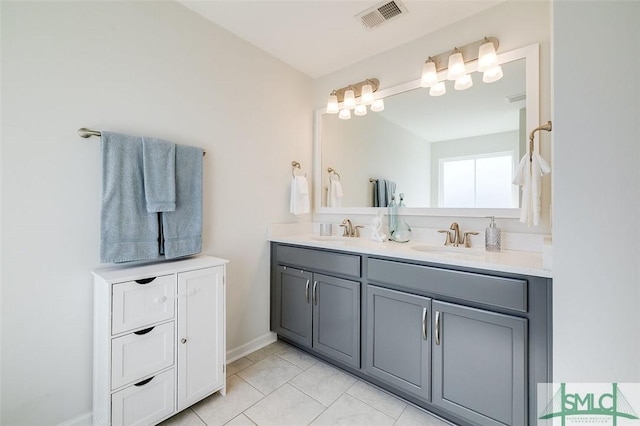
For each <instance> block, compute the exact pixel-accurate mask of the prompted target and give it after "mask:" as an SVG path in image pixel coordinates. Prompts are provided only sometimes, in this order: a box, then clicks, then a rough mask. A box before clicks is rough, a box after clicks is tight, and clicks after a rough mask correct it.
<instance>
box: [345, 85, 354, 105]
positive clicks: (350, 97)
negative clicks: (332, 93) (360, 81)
mask: <svg viewBox="0 0 640 426" xmlns="http://www.w3.org/2000/svg"><path fill="white" fill-rule="evenodd" d="M355 106H356V95H355V93H353V90H351V89H349V90H347V91H346V92H344V107H345V109H347V108H349V109H350V108H355Z"/></svg>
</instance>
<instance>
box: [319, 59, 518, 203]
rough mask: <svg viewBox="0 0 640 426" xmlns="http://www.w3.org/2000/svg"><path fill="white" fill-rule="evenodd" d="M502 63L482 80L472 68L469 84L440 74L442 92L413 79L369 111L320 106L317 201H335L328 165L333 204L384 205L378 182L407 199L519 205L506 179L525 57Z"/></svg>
mask: <svg viewBox="0 0 640 426" xmlns="http://www.w3.org/2000/svg"><path fill="white" fill-rule="evenodd" d="M502 68H503V72H504V77H503V78H502V79H501V80H499V81H497V82H494V83H490V84H483V83H482V82H481V80H482V75H481V74H480V73H473V74H472V77H473V79H474V80H475V81H474V83H475V84H474V85H473V86H472V87H471V88H469V89H467V90H463V91H457V90H454V89H453V82H452V81H447V82H446V84H447V94H446V95H445V96H440V97H432V96H429V94H428V90H429V89H424V88H420V87H419V88H415V89H412V90H407V91H404V92H402V93H398V94H395V95H393V96H388V97H386V98H385V100H384V101H385V109H384V111H382V112H379V113H376V114H367V115H366V116H362V117H354V118H352V119H351V120H340V119H339V118H338V117H337V116H336V115H330V114H322V116H321V123H320V125H321V132H320V133H321V138H322V140H321V150H320V152H321V168H320V170H322V175H321V187H322V188H321V203H322V206H323V207H334V206H335V205H333V203H334V202H335V201H331V199H332V197H327V195H328V187H329V184H330V181H329V179H330V174H329V173H327V168H328V167H332V168H334V169H335V170H338V171H339V172H340V175H341V179H340V184H341V192H342V198H341V200H340V203H341V207H385V206H386V203H387V202H388V201H389V198H390V197H389V196H388V195H387V198H386V199H385V197H384V192H385V191H384V189H385V188H390V187H393V186H395V195H396V201H398V198H399V194H400V193H402V194H403V195H404V197H403V198H404V204H405V205H406V206H407V207H419V208H430V207H438V208H441V207H447V208H517V207H519V191H518V187H517V186H515V185H513V184H512V179H513V173H514V170H515V168H516V166H517V163H518V161H519V160H520V157H521V156H522V155H524V153H525V152H526V149H527V148H526V134H527V132H526V87H527V84H526V58H522V59H518V60H515V61H512V62H509V63H503V64H502ZM319 142H320V141H317V143H319ZM381 190H382V191H381ZM376 194H377V195H380V194H382V195H380V196H376ZM333 198H334V199H335V197H333ZM335 207H338V206H335Z"/></svg>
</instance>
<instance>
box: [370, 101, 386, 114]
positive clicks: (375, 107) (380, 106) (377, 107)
mask: <svg viewBox="0 0 640 426" xmlns="http://www.w3.org/2000/svg"><path fill="white" fill-rule="evenodd" d="M383 110H384V101H383V100H382V99H376V100H375V101H373V103H372V104H371V111H373V112H380V111H383Z"/></svg>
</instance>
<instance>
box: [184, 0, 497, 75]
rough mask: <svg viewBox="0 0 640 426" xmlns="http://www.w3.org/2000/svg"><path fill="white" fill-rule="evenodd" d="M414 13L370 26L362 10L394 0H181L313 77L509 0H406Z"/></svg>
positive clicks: (406, 4) (403, 0)
mask: <svg viewBox="0 0 640 426" xmlns="http://www.w3.org/2000/svg"><path fill="white" fill-rule="evenodd" d="M400 1H401V2H402V3H403V4H404V5H405V7H406V8H407V11H408V13H406V14H403V15H401V16H399V17H397V18H395V19H392V20H389V21H387V22H385V23H383V24H382V25H380V26H379V27H377V28H375V29H373V30H369V29H367V28H365V26H364V25H363V24H362V23H361V22H360V20H359V19H358V18H356V15H357V14H359V13H360V12H362V11H364V10H366V9H369V8H370V7H372V6H376V5H382V4H384V3H388V1H383V2H379V1H376V0H355V1H354V0H352V1H348V0H340V1H335V0H334V1H332V0H285V1H272V0H253V1H249V0H178V2H179V3H181V4H183V5H184V6H186V7H187V8H189V9H191V10H193V11H194V12H196V13H198V14H200V15H202V16H203V17H205V18H206V19H208V20H210V21H212V22H214V23H215V24H217V25H219V26H221V27H223V28H225V29H226V30H228V31H230V32H232V33H234V34H236V35H237V36H239V37H240V38H242V39H244V40H246V41H248V42H249V43H251V44H253V45H255V46H257V47H259V48H260V49H262V50H264V51H266V52H267V53H269V54H271V55H272V56H274V57H276V58H278V59H280V60H281V61H283V62H285V63H287V64H289V65H291V66H292V67H293V68H296V69H298V70H299V71H302V72H303V73H305V74H307V75H308V76H309V77H311V78H318V77H321V76H324V75H326V74H330V73H332V72H334V71H337V70H339V69H342V68H344V67H347V66H349V65H351V64H354V63H356V62H359V61H361V60H363V59H366V58H369V57H371V56H374V55H377V54H379V53H382V52H384V51H386V50H389V49H391V48H394V47H397V46H399V45H401V44H404V43H406V42H409V41H411V40H414V39H416V38H419V37H422V36H424V35H426V34H428V33H431V32H433V31H436V30H438V29H440V28H443V27H446V26H448V25H450V24H452V23H454V22H456V21H459V20H461V19H464V18H466V17H468V16H471V15H474V14H476V13H478V12H480V11H482V10H484V9H487V8H489V7H492V6H494V5H496V4H498V3H500V2H502V1H504V0H400Z"/></svg>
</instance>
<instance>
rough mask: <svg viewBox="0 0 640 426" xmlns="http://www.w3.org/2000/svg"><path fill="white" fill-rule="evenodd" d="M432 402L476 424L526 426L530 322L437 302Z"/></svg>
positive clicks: (435, 304)
mask: <svg viewBox="0 0 640 426" xmlns="http://www.w3.org/2000/svg"><path fill="white" fill-rule="evenodd" d="M432 307H433V308H432V309H433V312H432V321H433V324H434V333H433V334H434V335H433V337H432V340H433V389H432V392H433V395H432V403H433V404H434V405H436V406H439V407H441V408H443V409H445V410H447V411H449V412H451V413H453V414H455V415H458V416H460V417H462V418H464V419H467V420H469V421H471V422H472V423H473V424H475V425H491V426H493V425H496V426H497V425H524V424H526V417H525V415H526V404H527V400H526V388H527V386H526V381H527V356H526V341H527V334H526V326H527V320H526V319H524V318H518V317H514V316H511V315H503V314H499V313H495V312H489V311H485V310H481V309H475V308H469V307H465V306H461V305H457V304H452V303H444V302H439V301H434V302H433V304H432Z"/></svg>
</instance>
